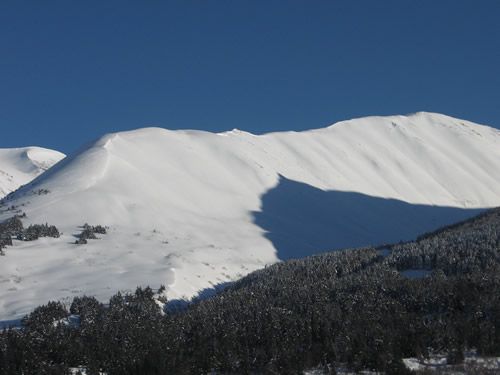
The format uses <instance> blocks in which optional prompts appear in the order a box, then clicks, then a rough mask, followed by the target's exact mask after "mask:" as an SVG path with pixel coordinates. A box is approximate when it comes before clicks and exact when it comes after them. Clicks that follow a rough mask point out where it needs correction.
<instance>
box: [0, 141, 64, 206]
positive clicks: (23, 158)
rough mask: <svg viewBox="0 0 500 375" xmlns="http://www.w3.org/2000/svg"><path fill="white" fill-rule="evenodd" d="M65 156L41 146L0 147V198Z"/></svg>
mask: <svg viewBox="0 0 500 375" xmlns="http://www.w3.org/2000/svg"><path fill="white" fill-rule="evenodd" d="M64 157H65V155H64V154H62V153H60V152H58V151H54V150H49V149H46V148H41V147H22V148H3V149H0V198H3V197H4V196H6V195H7V194H9V193H10V192H13V191H14V190H16V189H17V188H19V187H20V186H21V185H24V184H26V183H28V182H30V181H31V180H33V179H34V178H35V177H36V176H38V175H39V174H41V173H43V172H44V171H46V170H47V169H49V168H50V167H52V166H53V165H54V164H55V163H57V162H58V161H59V160H61V159H63V158H64Z"/></svg>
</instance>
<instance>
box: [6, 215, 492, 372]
mask: <svg viewBox="0 0 500 375" xmlns="http://www.w3.org/2000/svg"><path fill="white" fill-rule="evenodd" d="M387 249H388V254H384V255H382V254H381V252H380V251H379V250H377V249H375V248H364V249H355V250H344V251H338V252H332V253H326V254H321V255H317V256H312V257H308V258H304V259H299V260H291V261H287V262H283V263H278V264H275V265H273V266H271V267H267V268H265V269H263V270H260V271H257V272H254V273H252V274H250V275H248V276H247V277H245V278H243V279H241V280H240V281H238V282H236V283H234V284H233V285H232V286H230V287H228V288H227V289H225V290H224V291H222V292H221V293H219V294H217V295H216V296H214V297H212V298H209V299H206V300H203V301H197V302H195V303H193V304H191V305H190V306H189V307H188V308H187V309H186V310H184V311H181V312H176V313H165V312H163V311H162V310H161V309H160V307H159V305H158V303H157V300H156V299H155V294H154V293H153V291H152V290H151V289H150V288H145V289H141V288H138V289H137V290H136V292H135V293H132V294H120V293H118V294H116V295H115V296H113V297H112V298H111V300H110V301H109V305H108V306H104V305H103V304H101V303H100V302H98V301H97V300H96V299H95V298H93V297H77V298H75V299H74V301H73V304H72V305H71V307H70V310H69V311H66V310H65V308H64V306H63V305H62V304H60V303H57V302H50V303H49V304H47V305H45V306H41V307H39V308H37V309H36V310H35V311H34V312H33V313H31V314H30V315H28V316H27V317H26V318H25V320H24V328H23V329H21V330H8V331H5V332H4V333H3V334H1V335H0V372H1V373H5V374H18V373H24V374H35V373H37V374H38V373H48V374H49V373H50V374H64V373H66V372H67V370H68V368H69V367H77V366H83V367H85V368H87V369H88V373H89V374H97V373H98V372H99V371H104V372H106V373H107V374H110V375H112V374H203V373H210V372H211V371H216V372H217V373H227V374H234V373H238V374H245V373H248V374H250V373H269V374H275V373H281V374H295V373H301V371H302V370H304V369H307V368H312V367H316V366H318V365H320V366H321V365H323V366H324V368H325V370H328V371H331V372H333V371H334V370H332V367H331V365H332V364H336V363H337V364H338V363H342V364H345V365H347V366H348V367H349V368H351V369H353V370H361V369H374V370H379V371H384V372H386V373H387V374H404V373H406V372H408V370H406V369H405V368H404V366H403V364H402V361H401V359H402V358H405V357H415V356H417V357H426V356H428V355H429V353H430V352H431V351H435V352H447V353H448V360H449V362H450V363H458V362H460V361H461V360H462V359H463V352H464V350H465V349H470V348H475V349H477V351H478V353H479V354H480V355H500V293H498V291H499V290H500V210H499V209H495V210H491V211H489V212H487V213H486V214H484V215H480V216H479V217H477V218H475V219H472V220H469V221H466V222H463V223H461V224H459V225H456V226H452V227H448V228H445V229H443V230H441V231H438V232H435V233H432V234H429V235H427V236H423V237H421V238H419V239H418V240H417V241H414V242H409V243H403V244H397V245H391V246H387ZM408 269H428V270H430V271H431V274H430V275H429V276H426V277H421V278H407V277H405V276H404V275H403V274H402V273H401V272H400V271H405V270H408ZM69 314H73V315H69ZM72 316H73V317H74V316H77V317H78V319H79V324H77V325H75V324H70V319H71V317H72Z"/></svg>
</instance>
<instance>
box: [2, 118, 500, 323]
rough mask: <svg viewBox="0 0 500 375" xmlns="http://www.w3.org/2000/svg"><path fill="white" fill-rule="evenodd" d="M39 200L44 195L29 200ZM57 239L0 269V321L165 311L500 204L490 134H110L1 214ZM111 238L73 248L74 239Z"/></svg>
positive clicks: (385, 125)
mask: <svg viewBox="0 0 500 375" xmlns="http://www.w3.org/2000/svg"><path fill="white" fill-rule="evenodd" d="M37 191H44V192H47V194H36V192H37ZM12 205H14V206H17V207H20V208H21V209H22V210H23V211H24V212H25V213H26V214H27V218H26V219H23V220H24V221H25V223H26V224H28V223H45V222H48V223H50V224H54V225H56V226H57V227H58V228H59V229H60V230H61V231H62V232H63V235H62V237H61V238H58V239H40V240H37V241H34V242H19V241H15V244H14V246H13V247H9V248H8V249H6V256H5V257H2V258H1V259H0V284H2V286H3V287H2V288H0V318H2V317H3V318H6V317H14V316H19V315H21V314H23V313H26V312H27V311H29V310H30V309H31V308H32V307H34V306H36V305H38V304H40V303H44V302H46V301H47V300H49V299H59V298H64V297H71V296H73V295H75V294H84V293H86V294H92V295H96V296H97V297H99V298H102V299H105V298H107V297H109V296H110V295H111V294H113V293H114V292H116V291H117V290H122V289H132V288H134V287H135V286H137V285H151V286H152V287H158V286H159V285H160V284H165V285H166V286H167V293H168V296H169V298H180V297H183V296H192V295H194V294H196V293H197V292H198V291H199V290H201V289H204V288H209V287H211V286H213V285H216V284H221V283H224V282H227V281H230V280H234V279H236V278H238V277H240V276H242V275H244V274H246V273H248V272H250V271H253V270H255V269H258V268H262V267H264V266H265V265H266V264H270V263H273V262H276V261H277V260H278V259H285V258H290V257H295V256H303V255H306V254H311V253H314V252H320V251H326V250H331V249H335V248H340V247H346V246H362V245H369V244H380V243H385V242H394V241H398V240H405V239H411V238H413V237H415V236H416V235H418V234H420V233H422V232H423V231H428V230H432V229H435V228H437V227H439V226H441V225H444V224H448V223H452V222H454V221H458V220H461V219H463V218H466V217H469V216H471V215H474V214H476V213H477V212H478V211H479V210H480V209H482V208H485V207H493V206H499V205H500V131H499V130H497V129H494V128H491V127H487V126H482V125H477V124H474V123H471V122H468V121H463V120H459V119H454V118H451V117H447V116H444V115H439V114H432V113H417V114H414V115H410V116H390V117H369V118H362V119H356V120H350V121H344V122H340V123H337V124H335V125H332V126H330V127H327V128H324V129H316V130H310V131H304V132H280V133H270V134H264V135H258V136H257V135H253V134H250V133H247V132H243V131H239V130H233V131H230V132H224V133H219V134H213V133H209V132H203V131H169V130H165V129H160V128H145V129H139V130H135V131H129V132H121V133H115V134H110V135H106V136H104V137H103V138H101V139H99V140H98V141H96V142H95V143H93V144H91V145H90V146H88V147H87V148H85V149H84V150H83V151H81V152H79V153H78V154H76V155H74V156H71V157H68V158H66V159H65V160H63V161H62V162H60V163H58V164H57V165H56V166H55V167H54V168H51V169H50V170H49V171H47V172H46V173H44V174H43V175H41V176H40V177H38V178H37V179H36V180H34V181H33V182H32V183H30V184H28V185H26V186H25V187H23V188H22V189H20V190H19V191H17V192H16V193H15V194H13V195H12V196H10V197H9V199H8V200H4V202H3V209H2V210H3V211H2V213H0V220H1V219H5V218H7V217H8V216H9V215H11V214H12V210H11V211H6V210H7V208H9V207H11V206H12ZM86 222H88V223H89V224H94V225H95V224H101V225H106V226H109V230H108V234H106V235H102V236H100V237H101V238H100V239H98V240H89V243H88V244H86V245H75V244H74V241H75V235H76V234H78V233H79V232H80V230H81V228H80V226H81V225H83V224H84V223H86Z"/></svg>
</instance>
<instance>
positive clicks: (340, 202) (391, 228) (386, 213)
mask: <svg viewBox="0 0 500 375" xmlns="http://www.w3.org/2000/svg"><path fill="white" fill-rule="evenodd" d="M261 199H262V206H261V207H262V209H261V211H259V212H252V214H253V217H254V222H255V223H256V224H257V225H258V226H260V227H261V228H262V229H264V230H265V231H266V237H267V238H268V239H269V240H270V241H271V242H272V243H273V245H274V247H275V249H276V250H277V252H278V254H277V255H278V257H279V258H280V259H283V260H285V259H291V258H301V257H305V256H308V255H312V254H316V253H320V252H324V251H329V250H336V249H341V248H353V247H362V246H368V245H380V244H384V243H395V242H399V241H408V240H413V239H415V238H416V237H417V236H418V235H421V234H423V233H425V232H429V231H433V230H435V229H437V228H439V227H442V226H445V225H449V224H452V223H455V222H458V221H461V220H465V219H467V218H469V217H472V216H475V215H477V214H479V213H480V212H482V211H484V210H482V209H463V208H455V207H440V206H429V205H421V204H409V203H406V202H403V201H400V200H396V199H384V198H377V197H372V196H369V195H364V194H360V193H353V192H342V191H324V190H321V189H318V188H315V187H313V186H310V185H308V184H305V183H301V182H297V181H293V180H289V179H287V178H285V177H283V176H280V180H279V183H278V185H277V186H276V187H274V188H273V189H270V190H269V191H267V192H266V193H265V194H264V195H263V196H262V197H261Z"/></svg>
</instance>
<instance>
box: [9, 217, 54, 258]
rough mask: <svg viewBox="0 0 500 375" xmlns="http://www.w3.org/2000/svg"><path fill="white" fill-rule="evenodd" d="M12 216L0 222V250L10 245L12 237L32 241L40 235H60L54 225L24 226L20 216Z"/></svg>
mask: <svg viewBox="0 0 500 375" xmlns="http://www.w3.org/2000/svg"><path fill="white" fill-rule="evenodd" d="M25 216H26V215H24V216H14V217H12V218H10V219H8V220H5V221H4V222H3V223H0V252H1V251H2V249H3V248H5V247H7V246H12V238H16V239H18V240H21V241H34V240H36V239H38V238H40V237H54V238H58V237H59V236H60V233H59V230H58V229H57V228H56V227H55V226H54V225H48V224H47V223H45V224H32V225H30V226H29V227H27V228H24V226H23V222H22V221H21V219H20V217H25Z"/></svg>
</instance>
